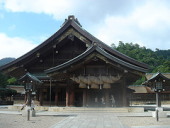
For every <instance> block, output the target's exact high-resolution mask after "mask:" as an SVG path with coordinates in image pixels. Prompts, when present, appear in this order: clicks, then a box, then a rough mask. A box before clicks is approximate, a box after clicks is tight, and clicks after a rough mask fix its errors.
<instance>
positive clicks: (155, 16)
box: [0, 0, 170, 59]
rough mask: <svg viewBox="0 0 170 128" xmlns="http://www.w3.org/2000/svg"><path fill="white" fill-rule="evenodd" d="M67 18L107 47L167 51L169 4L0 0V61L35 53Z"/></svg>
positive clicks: (160, 0) (164, 0)
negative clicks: (122, 45)
mask: <svg viewBox="0 0 170 128" xmlns="http://www.w3.org/2000/svg"><path fill="white" fill-rule="evenodd" d="M69 15H74V16H75V17H76V18H77V19H78V20H79V22H80V23H81V25H82V26H83V28H84V29H86V30H87V31H88V32H90V33H91V34H92V35H94V36H95V37H97V38H98V39H99V40H101V41H103V42H104V43H106V44H108V45H109V46H110V45H111V44H112V43H114V44H115V45H116V46H117V45H118V43H119V41H123V42H124V43H131V42H132V43H134V44H135V43H137V44H139V45H140V46H141V47H143V46H144V47H146V48H150V49H152V50H155V49H156V48H158V49H160V50H168V49H170V0H84V1H81V0H0V59H2V58H5V57H14V58H18V57H20V56H22V55H23V54H25V53H27V52H28V51H30V50H31V49H33V48H35V47H36V46H38V45H39V44H41V43H42V42H43V41H45V40H46V39H48V38H49V37H50V36H51V35H52V34H54V33H55V32H56V31H58V29H59V28H60V26H61V25H62V23H63V22H64V20H65V19H67V18H68V16H69Z"/></svg>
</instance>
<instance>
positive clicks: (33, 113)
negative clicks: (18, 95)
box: [22, 107, 36, 117]
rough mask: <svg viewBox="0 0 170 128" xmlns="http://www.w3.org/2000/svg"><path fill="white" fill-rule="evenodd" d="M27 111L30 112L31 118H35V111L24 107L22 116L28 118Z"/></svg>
mask: <svg viewBox="0 0 170 128" xmlns="http://www.w3.org/2000/svg"><path fill="white" fill-rule="evenodd" d="M28 110H29V111H30V116H31V117H35V116H36V111H35V110H30V108H29V107H26V108H25V109H24V110H22V116H24V117H27V116H28Z"/></svg>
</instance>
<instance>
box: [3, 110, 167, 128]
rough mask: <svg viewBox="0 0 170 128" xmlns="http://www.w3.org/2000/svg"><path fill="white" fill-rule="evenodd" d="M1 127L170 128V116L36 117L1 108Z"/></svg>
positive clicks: (50, 114)
mask: <svg viewBox="0 0 170 128" xmlns="http://www.w3.org/2000/svg"><path fill="white" fill-rule="evenodd" d="M0 128H170V118H160V121H159V122H157V121H156V119H155V118H153V117H151V113H149V112H145V113H101V112H100V113H99V112H98V113H93V112H91V113H87V112H86V113H83V112H81V113H76V112H64V113H63V112H60V113H59V112H47V111H40V112H37V116H36V117H31V118H30V121H27V117H23V116H21V112H18V111H9V110H8V111H7V110H6V109H2V108H0Z"/></svg>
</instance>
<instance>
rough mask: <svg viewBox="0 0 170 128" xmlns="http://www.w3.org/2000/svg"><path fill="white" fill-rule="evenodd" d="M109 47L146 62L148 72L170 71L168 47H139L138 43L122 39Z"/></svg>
mask: <svg viewBox="0 0 170 128" xmlns="http://www.w3.org/2000/svg"><path fill="white" fill-rule="evenodd" d="M111 47H112V48H114V49H116V50H118V51H119V52H121V53H123V54H125V55H127V56H129V57H132V58H134V59H136V60H138V61H140V62H143V63H146V64H148V65H149V66H150V67H151V70H150V71H149V72H153V73H156V72H158V71H160V72H162V73H167V72H170V49H169V50H159V49H156V51H152V50H151V49H147V48H146V47H141V46H139V45H138V44H133V43H123V42H122V41H120V42H119V45H118V46H115V45H114V44H112V45H111Z"/></svg>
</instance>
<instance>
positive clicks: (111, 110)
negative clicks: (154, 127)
mask: <svg viewBox="0 0 170 128" xmlns="http://www.w3.org/2000/svg"><path fill="white" fill-rule="evenodd" d="M8 109H11V110H20V109H21V106H9V107H8ZM35 110H36V111H50V112H77V113H98V112H100V113H102V112H103V113H128V112H144V108H142V107H115V108H111V107H103V108H102V107H100V108H97V107H49V106H36V107H35Z"/></svg>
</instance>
